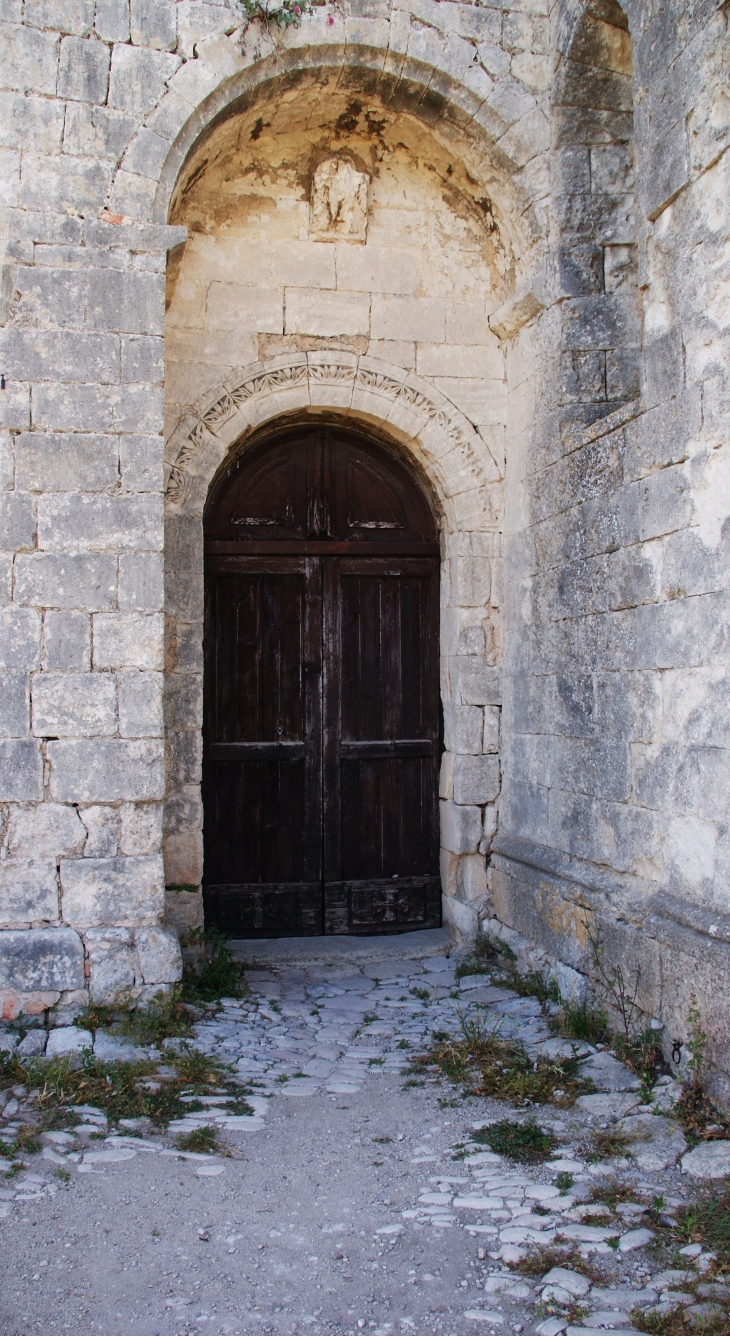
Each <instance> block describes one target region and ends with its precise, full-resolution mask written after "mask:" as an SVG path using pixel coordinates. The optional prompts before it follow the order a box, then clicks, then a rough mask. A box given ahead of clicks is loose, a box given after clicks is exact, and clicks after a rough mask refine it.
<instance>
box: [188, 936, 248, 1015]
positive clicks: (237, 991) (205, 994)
mask: <svg viewBox="0 0 730 1336" xmlns="http://www.w3.org/2000/svg"><path fill="white" fill-rule="evenodd" d="M229 941H230V938H229V937H226V935H225V934H224V933H222V932H220V931H219V929H218V928H207V929H206V930H205V931H203V930H202V929H201V928H193V929H192V931H191V932H190V933H189V934H188V944H190V945H193V946H197V947H201V948H202V953H203V954H202V958H201V959H199V960H188V961H186V962H185V965H184V966H183V980H182V993H181V997H182V1001H183V1002H192V1003H196V1002H219V1001H220V999H221V998H222V997H247V996H248V987H247V985H246V978H245V969H246V964H245V962H242V961H238V960H236V959H235V957H234V955H233V952H232V951H231V948H230V946H229V945H228V943H229Z"/></svg>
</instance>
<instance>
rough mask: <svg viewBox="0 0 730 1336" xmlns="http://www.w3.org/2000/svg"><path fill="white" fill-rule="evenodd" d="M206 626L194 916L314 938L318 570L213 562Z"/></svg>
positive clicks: (318, 855) (317, 910) (318, 921)
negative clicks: (200, 859) (198, 911)
mask: <svg viewBox="0 0 730 1336" xmlns="http://www.w3.org/2000/svg"><path fill="white" fill-rule="evenodd" d="M206 618H207V621H206V674H205V693H206V703H205V718H206V728H205V734H204V763H203V770H204V774H203V788H204V803H205V829H204V839H205V878H204V895H205V903H206V907H207V909H206V912H209V913H210V914H211V915H212V916H213V918H214V921H215V922H217V923H218V924H219V925H220V926H223V925H224V923H225V925H226V927H225V930H226V931H234V925H237V926H235V931H236V932H238V933H240V932H242V931H243V929H244V927H245V929H246V932H247V934H250V935H254V936H256V935H258V936H272V935H280V934H281V933H282V932H284V930H285V925H286V924H287V923H288V924H289V925H290V926H289V928H288V929H287V931H288V932H290V933H291V932H296V933H304V932H321V931H322V838H321V821H322V815H321V802H322V798H321V784H322V780H321V707H320V683H319V678H320V670H321V639H322V628H321V570H320V563H319V561H318V560H317V559H316V558H314V559H312V558H303V559H302V558H292V557H286V558H283V559H281V558H280V559H278V560H277V559H273V560H272V559H271V558H269V559H266V558H260V557H257V558H251V559H250V560H248V561H246V562H243V563H242V562H241V561H240V560H239V561H238V562H236V563H235V568H231V567H230V563H228V562H227V560H226V559H225V558H218V559H216V560H215V561H213V562H211V563H209V569H208V573H207V588H206ZM262 896H263V899H262ZM292 896H293V897H294V899H293V900H292ZM282 925H284V926H282ZM292 925H293V926H292Z"/></svg>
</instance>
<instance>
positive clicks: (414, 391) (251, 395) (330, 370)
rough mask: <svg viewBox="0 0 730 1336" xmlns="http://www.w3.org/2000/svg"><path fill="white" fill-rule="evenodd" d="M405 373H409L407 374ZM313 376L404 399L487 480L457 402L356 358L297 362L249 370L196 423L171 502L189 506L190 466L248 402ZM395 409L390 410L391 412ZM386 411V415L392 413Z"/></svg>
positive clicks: (174, 469)
mask: <svg viewBox="0 0 730 1336" xmlns="http://www.w3.org/2000/svg"><path fill="white" fill-rule="evenodd" d="M404 376H405V373H404ZM309 381H312V382H313V383H315V384H317V385H319V386H321V385H324V384H331V385H338V386H342V385H346V384H352V386H353V391H355V390H357V389H358V388H359V389H362V390H365V391H367V392H368V393H369V394H377V395H380V396H382V397H383V398H384V399H386V400H389V401H390V402H391V404H395V403H402V404H404V405H407V406H408V407H409V408H411V409H413V411H414V412H415V413H417V414H420V415H421V416H422V417H423V418H424V419H425V420H426V421H428V422H433V423H434V424H435V425H436V426H437V427H438V429H439V431H440V432H441V433H442V434H443V436H444V438H445V439H446V440H447V441H448V442H449V443H450V444H451V446H452V448H454V449H456V448H457V447H460V448H461V449H463V450H464V452H465V455H466V457H467V459H468V460H469V463H470V465H471V467H472V468H473V470H474V472H475V474H476V475H477V477H478V478H479V480H480V481H484V473H483V467H482V464H481V462H480V460H479V457H478V454H477V452H476V451H475V449H474V436H475V432H474V429H473V428H472V427H471V426H470V424H469V423H468V422H467V421H466V419H465V418H464V417H463V416H462V414H461V413H460V412H459V411H458V409H456V408H454V406H453V405H451V404H449V403H445V404H444V403H436V402H435V401H434V400H433V399H431V398H430V397H429V396H428V394H427V393H426V392H425V391H424V390H422V389H420V388H419V387H418V386H417V385H410V384H407V383H404V381H401V380H396V378H395V377H394V376H391V375H388V373H387V372H383V371H379V370H377V369H376V368H374V367H369V366H360V365H358V364H357V363H355V362H354V361H353V362H338V361H335V360H333V361H331V362H322V363H319V362H313V363H311V364H309V363H307V362H303V361H296V362H292V363H290V364H288V365H284V366H277V367H273V368H272V369H271V370H263V371H258V372H256V373H255V374H254V375H248V376H246V377H245V379H244V380H242V381H241V382H240V383H239V384H238V385H234V386H232V387H231V388H229V389H228V390H226V391H225V393H223V394H221V396H220V398H218V399H216V401H215V402H214V403H213V404H211V405H210V406H209V407H208V408H206V409H205V411H204V412H203V413H202V414H201V416H200V418H199V420H198V421H197V422H196V424H195V426H194V427H193V428H192V430H191V431H190V432H189V433H188V435H187V437H186V439H185V441H184V442H183V444H182V445H181V446H180V448H179V450H178V452H177V454H176V456H175V459H174V461H173V463H172V465H171V466H170V473H169V479H168V483H167V488H166V496H167V499H168V501H170V502H171V503H172V504H173V505H183V504H184V503H185V501H186V500H187V497H188V495H189V493H190V480H189V476H188V475H189V469H188V466H189V465H190V464H191V462H192V461H193V460H194V459H195V457H196V456H197V455H199V454H200V452H201V451H202V450H203V448H204V447H205V446H206V445H207V444H209V443H211V442H213V441H220V439H221V438H220V431H221V428H223V427H224V426H225V424H226V423H227V422H229V421H230V419H231V418H232V417H234V416H236V415H237V414H238V415H240V413H241V409H242V406H243V405H245V404H246V402H247V401H249V400H252V399H257V398H261V397H264V396H265V395H268V394H275V393H277V392H279V393H280V392H281V391H282V390H288V389H293V388H297V387H299V386H302V385H304V384H306V383H308V382H309ZM389 411H390V409H387V410H386V414H387V412H389ZM386 414H384V416H385V415H386Z"/></svg>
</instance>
